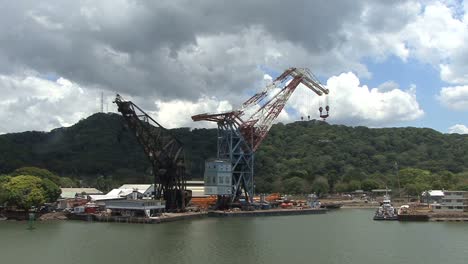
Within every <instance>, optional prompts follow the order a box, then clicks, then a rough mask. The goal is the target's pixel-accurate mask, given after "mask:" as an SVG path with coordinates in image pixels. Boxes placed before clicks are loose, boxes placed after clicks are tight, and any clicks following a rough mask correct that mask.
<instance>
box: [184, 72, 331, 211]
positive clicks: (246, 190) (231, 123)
mask: <svg viewBox="0 0 468 264" xmlns="http://www.w3.org/2000/svg"><path fill="white" fill-rule="evenodd" d="M299 84H303V85H305V86H306V87H307V88H309V89H310V90H312V91H313V92H314V93H315V94H317V95H318V96H322V95H324V94H325V95H326V94H328V93H329V91H328V89H326V88H325V87H323V86H322V85H321V84H320V82H319V81H318V80H317V79H316V78H315V77H314V76H313V75H312V73H310V71H309V70H308V69H301V68H289V69H287V70H286V71H284V72H283V73H282V74H281V75H280V76H279V77H277V78H276V79H275V80H274V81H273V82H272V83H271V84H269V85H267V86H266V87H265V89H263V90H262V91H261V92H259V93H257V94H255V95H254V96H252V97H251V98H249V99H248V100H247V101H245V102H244V103H243V104H242V106H241V107H240V108H239V109H237V110H233V111H229V112H224V113H219V114H207V113H205V114H199V115H195V116H192V120H193V121H202V120H204V121H212V122H216V123H217V125H218V153H217V160H212V161H207V162H206V165H205V185H206V189H205V194H209V195H218V207H226V206H225V205H226V204H230V203H232V202H234V201H239V200H240V199H241V198H242V197H243V198H242V199H245V202H247V203H252V201H253V195H254V180H253V176H254V153H255V151H256V150H257V149H258V148H259V147H260V144H261V143H262V141H263V140H264V139H265V137H266V136H267V134H268V131H269V130H270V128H271V126H272V125H273V122H274V120H275V119H276V118H277V117H278V115H279V114H280V113H281V111H282V110H283V108H284V106H285V104H286V102H287V101H288V99H289V98H290V97H291V95H292V94H293V92H294V91H295V90H296V88H297V87H298V85H299ZM278 90H279V92H278ZM275 92H276V94H273V93H275ZM324 110H325V111H326V112H324ZM329 110H330V108H329V106H328V105H327V106H326V107H325V109H323V108H322V107H320V108H319V112H320V117H321V118H323V119H325V118H327V117H328V114H329ZM227 164H228V165H229V166H228V165H227ZM213 170H215V172H213ZM207 171H209V174H208V175H207ZM228 174H229V175H228ZM216 176H218V177H216ZM218 179H219V181H218ZM226 180H229V186H230V188H225V185H226ZM220 183H221V185H222V186H221V187H219V186H220ZM211 187H213V188H211ZM214 187H216V188H214ZM207 190H209V191H208V193H206V191H207ZM211 190H212V191H211ZM223 205H224V206H223Z"/></svg>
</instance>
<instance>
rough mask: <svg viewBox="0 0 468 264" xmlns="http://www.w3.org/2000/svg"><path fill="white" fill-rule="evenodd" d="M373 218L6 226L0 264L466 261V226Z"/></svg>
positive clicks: (357, 213) (0, 227)
mask: <svg viewBox="0 0 468 264" xmlns="http://www.w3.org/2000/svg"><path fill="white" fill-rule="evenodd" d="M372 212H373V211H372V210H357V209H356V210H354V209H353V210H352V209H341V210H339V211H336V212H331V213H328V214H326V215H307V216H285V217H259V218H235V219H217V218H207V219H201V220H193V221H185V222H184V221H183V222H175V223H166V224H160V225H143V224H118V223H87V222H76V221H68V222H58V223H57V222H56V223H36V229H35V230H27V224H26V223H17V222H0V263H35V264H43V263H44V264H55V263H60V264H65V263H80V264H81V263H99V264H103V263H112V264H116V263H126V264H128V263H135V264H137V263H138V264H139V263H195V264H197V263H203V264H206V263H243V264H246V263H268V264H274V263H286V264H292V263H359V264H367V263H369V264H377V263H378V264H386V263H411V264H415V263H425V264H428V263H451V264H455V263H463V264H466V263H468V260H467V259H468V224H466V223H399V222H374V221H372V220H371V215H372Z"/></svg>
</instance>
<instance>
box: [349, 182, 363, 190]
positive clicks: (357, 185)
mask: <svg viewBox="0 0 468 264" xmlns="http://www.w3.org/2000/svg"><path fill="white" fill-rule="evenodd" d="M360 189H361V182H359V181H356V180H353V181H350V182H349V184H348V191H349V192H354V191H355V190H360Z"/></svg>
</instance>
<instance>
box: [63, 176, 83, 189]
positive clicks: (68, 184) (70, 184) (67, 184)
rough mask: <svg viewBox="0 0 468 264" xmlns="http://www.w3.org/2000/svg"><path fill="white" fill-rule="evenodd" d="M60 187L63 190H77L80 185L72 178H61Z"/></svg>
mask: <svg viewBox="0 0 468 264" xmlns="http://www.w3.org/2000/svg"><path fill="white" fill-rule="evenodd" d="M60 187H62V188H75V187H79V184H78V183H77V182H76V181H74V180H73V179H71V178H68V177H61V178H60Z"/></svg>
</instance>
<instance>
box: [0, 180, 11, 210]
mask: <svg viewBox="0 0 468 264" xmlns="http://www.w3.org/2000/svg"><path fill="white" fill-rule="evenodd" d="M8 196H9V195H8V191H7V190H6V189H5V187H4V186H3V183H0V206H2V205H4V204H5V203H6V202H7V201H8Z"/></svg>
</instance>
